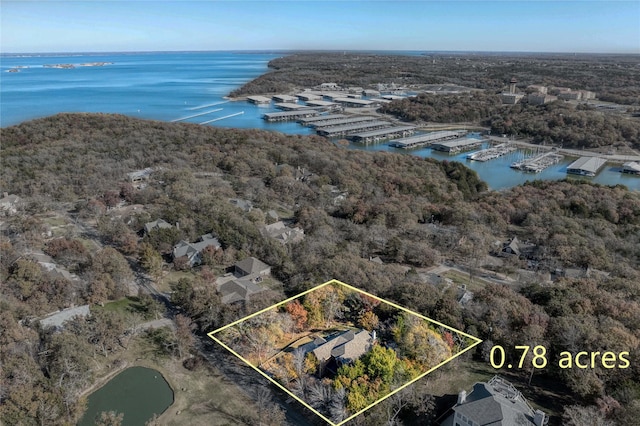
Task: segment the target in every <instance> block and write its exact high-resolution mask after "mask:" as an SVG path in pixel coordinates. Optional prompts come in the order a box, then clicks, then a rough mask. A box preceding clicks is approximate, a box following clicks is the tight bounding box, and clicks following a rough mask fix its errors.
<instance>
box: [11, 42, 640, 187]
mask: <svg viewBox="0 0 640 426" xmlns="http://www.w3.org/2000/svg"><path fill="white" fill-rule="evenodd" d="M282 55H284V53H247V52H172V53H126V54H125V53H113V54H77V55H71V54H64V55H51V54H47V55H23V56H17V55H10V56H3V57H2V64H1V70H2V72H3V74H2V85H1V87H0V95H1V98H2V102H0V120H1V121H0V125H1V126H2V127H6V126H10V125H14V124H18V123H20V122H22V121H25V120H30V119H34V118H38V117H44V116H48V115H53V114H56V113H59V112H105V113H121V114H125V115H129V116H132V117H139V118H144V119H154V120H163V121H179V122H188V123H196V124H204V125H211V126H220V127H235V128H255V129H264V130H273V131H278V132H283V133H288V134H311V133H312V130H311V129H309V128H307V127H303V126H301V125H299V124H297V123H295V122H284V123H268V122H265V121H264V120H263V119H262V115H263V114H264V113H266V112H273V111H277V110H276V109H275V108H274V107H273V105H272V104H271V105H267V106H258V105H253V104H250V103H248V102H244V101H234V102H230V101H228V100H227V99H225V96H226V95H227V94H228V93H229V92H231V91H232V90H233V89H235V88H237V87H239V86H241V85H242V84H244V83H245V82H247V81H249V80H251V79H253V78H255V77H257V76H259V75H261V74H263V73H265V72H267V71H268V68H267V63H268V62H269V61H270V60H271V59H274V58H277V57H279V56H282ZM96 63H104V64H103V65H100V66H82V65H83V64H96ZM60 64H68V65H72V66H73V67H72V68H71V67H70V68H51V67H49V66H51V65H60ZM9 70H16V72H8V71H9ZM349 148H352V149H361V150H367V151H389V152H400V153H403V154H411V155H417V156H420V157H433V158H436V159H439V160H445V159H446V160H452V161H461V162H463V163H464V164H466V165H467V166H468V167H470V168H471V169H473V170H475V171H476V172H477V173H478V174H479V176H480V177H481V178H482V179H483V180H484V181H485V182H487V184H488V185H489V187H490V188H492V189H504V188H510V187H512V186H515V185H519V184H522V183H524V182H526V181H531V180H534V179H545V180H558V179H564V178H567V177H568V178H570V179H589V180H591V181H593V182H596V183H600V184H603V185H617V184H622V185H625V186H627V187H628V188H629V189H632V190H636V191H639V190H640V178H638V177H637V176H630V175H624V174H622V173H619V172H618V168H617V166H616V165H610V164H607V165H606V166H605V167H604V168H603V169H602V170H601V171H600V173H599V174H598V175H597V176H596V177H594V178H584V177H573V176H567V174H566V167H567V165H568V164H570V162H571V161H573V159H571V158H569V157H565V159H564V160H563V161H562V162H560V163H558V164H555V165H553V166H551V167H549V168H547V169H545V170H544V171H542V172H541V173H537V174H531V173H524V172H520V171H516V170H512V169H510V168H509V165H510V164H511V163H512V162H513V161H515V160H516V159H519V158H521V157H522V156H523V155H524V154H525V153H524V152H523V151H516V152H514V153H512V154H510V155H507V156H504V157H501V158H498V159H495V160H491V161H487V162H478V161H468V160H467V159H466V155H467V154H468V153H460V154H457V155H452V156H450V155H448V154H446V153H441V152H436V151H432V150H431V149H430V148H421V149H415V150H403V149H397V148H392V147H389V146H388V145H387V144H386V143H381V144H373V145H368V146H363V145H359V144H353V143H352V144H350V145H349Z"/></svg>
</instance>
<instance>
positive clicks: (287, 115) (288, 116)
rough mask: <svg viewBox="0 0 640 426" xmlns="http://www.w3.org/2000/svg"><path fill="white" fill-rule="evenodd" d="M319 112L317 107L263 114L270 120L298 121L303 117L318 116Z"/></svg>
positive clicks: (264, 117)
mask: <svg viewBox="0 0 640 426" xmlns="http://www.w3.org/2000/svg"><path fill="white" fill-rule="evenodd" d="M318 114H319V112H318V111H316V110H315V109H303V110H298V111H283V112H267V113H265V114H262V118H263V119H264V120H266V121H269V122H279V121H296V120H300V119H303V118H310V117H317V116H318Z"/></svg>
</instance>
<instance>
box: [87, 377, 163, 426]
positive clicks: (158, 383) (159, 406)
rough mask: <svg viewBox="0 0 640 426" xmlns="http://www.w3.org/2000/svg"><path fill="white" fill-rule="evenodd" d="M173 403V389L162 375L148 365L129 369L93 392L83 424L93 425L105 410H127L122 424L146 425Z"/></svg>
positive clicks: (123, 425) (123, 411)
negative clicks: (147, 366)
mask: <svg viewBox="0 0 640 426" xmlns="http://www.w3.org/2000/svg"><path fill="white" fill-rule="evenodd" d="M171 404H173V390H171V387H170V386H169V384H168V383H167V382H166V380H165V379H164V377H162V374H160V373H159V372H158V371H156V370H152V369H150V368H144V367H131V368H127V369H126V370H124V371H123V372H121V373H120V374H118V375H117V376H115V377H114V378H113V379H111V380H110V381H109V382H108V383H107V384H106V385H104V386H102V387H101V388H100V389H98V390H97V391H95V392H94V393H92V394H91V395H89V398H88V404H87V411H86V412H85V413H84V416H83V417H82V420H80V422H79V423H78V425H79V426H91V425H94V424H95V423H96V421H95V419H96V417H97V416H99V415H100V413H102V412H103V411H115V412H117V413H123V414H124V418H123V420H122V426H138V425H143V424H145V423H146V422H147V421H148V420H149V419H151V418H152V417H153V415H154V414H157V415H160V414H162V413H163V412H164V411H165V410H166V409H167V408H168V407H169V406H171Z"/></svg>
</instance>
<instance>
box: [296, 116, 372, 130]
mask: <svg viewBox="0 0 640 426" xmlns="http://www.w3.org/2000/svg"><path fill="white" fill-rule="evenodd" d="M377 120H378V118H376V117H366V116H354V117H346V118H336V119H335V120H323V121H316V122H314V123H310V124H308V126H309V127H331V126H342V125H343V124H352V123H353V124H355V123H365V122H367V121H377Z"/></svg>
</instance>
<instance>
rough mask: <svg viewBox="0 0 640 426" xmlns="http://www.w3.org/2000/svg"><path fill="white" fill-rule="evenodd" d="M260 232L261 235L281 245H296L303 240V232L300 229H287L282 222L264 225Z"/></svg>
mask: <svg viewBox="0 0 640 426" xmlns="http://www.w3.org/2000/svg"><path fill="white" fill-rule="evenodd" d="M260 232H261V233H262V235H264V236H267V237H270V238H273V239H275V240H276V241H278V242H280V243H282V244H288V243H296V242H298V241H302V240H303V239H304V230H303V229H302V228H298V227H295V228H289V227H287V226H286V225H285V224H284V222H282V221H278V222H275V223H272V224H270V225H265V226H263V227H262V229H261V230H260Z"/></svg>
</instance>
